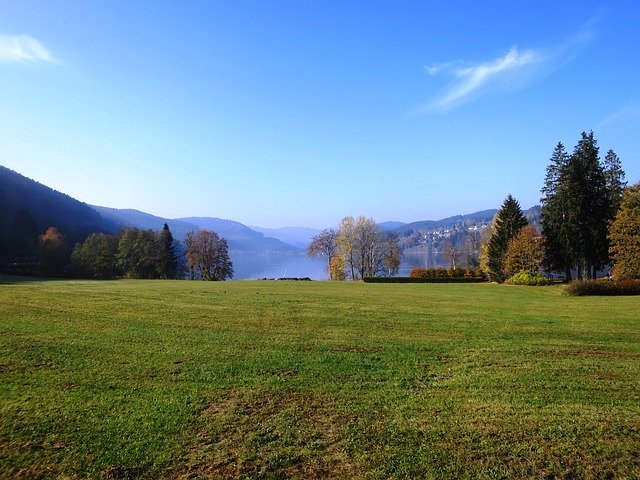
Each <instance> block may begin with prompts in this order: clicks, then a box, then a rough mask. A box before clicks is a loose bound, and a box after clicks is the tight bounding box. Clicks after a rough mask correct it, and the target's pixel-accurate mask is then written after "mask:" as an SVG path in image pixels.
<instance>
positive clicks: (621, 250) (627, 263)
mask: <svg viewBox="0 0 640 480" xmlns="http://www.w3.org/2000/svg"><path fill="white" fill-rule="evenodd" d="M609 240H610V242H611V247H610V249H609V252H610V253H611V256H612V257H613V275H614V278H615V279H616V280H623V279H640V183H636V184H635V185H633V186H631V187H629V188H628V189H627V190H626V191H625V192H624V194H623V196H622V202H621V204H620V209H619V210H618V213H617V214H616V217H615V219H614V221H613V222H612V224H611V228H610V229H609Z"/></svg>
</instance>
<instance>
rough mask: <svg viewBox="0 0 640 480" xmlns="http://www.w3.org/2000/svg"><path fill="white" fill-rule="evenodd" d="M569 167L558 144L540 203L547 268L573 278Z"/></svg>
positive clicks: (563, 151)
mask: <svg viewBox="0 0 640 480" xmlns="http://www.w3.org/2000/svg"><path fill="white" fill-rule="evenodd" d="M568 164H569V155H568V154H567V152H566V150H565V148H564V145H563V144H562V143H561V142H558V144H557V145H556V148H555V149H554V150H553V154H552V155H551V159H550V164H549V165H548V166H547V173H546V175H545V179H544V185H543V186H542V195H543V197H542V198H541V199H540V202H541V203H542V210H541V223H542V233H543V235H544V237H545V238H546V249H545V266H546V268H547V270H549V271H554V270H561V271H564V272H565V275H566V276H567V278H571V268H572V266H573V264H574V261H573V260H574V257H575V255H574V251H573V250H574V249H573V247H574V245H573V243H572V241H571V240H572V237H573V236H574V234H575V232H572V231H571V224H570V222H569V221H568V217H569V197H570V195H569V194H570V193H571V192H570V189H569V188H568V185H567V184H566V183H567V182H566V181H565V177H566V175H567V170H568Z"/></svg>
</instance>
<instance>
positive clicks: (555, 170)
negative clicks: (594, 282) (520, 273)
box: [541, 132, 624, 279]
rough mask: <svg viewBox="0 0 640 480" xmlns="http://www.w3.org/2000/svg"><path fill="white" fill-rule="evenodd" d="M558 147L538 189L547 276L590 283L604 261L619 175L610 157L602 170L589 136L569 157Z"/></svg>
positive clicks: (620, 186) (620, 180)
mask: <svg viewBox="0 0 640 480" xmlns="http://www.w3.org/2000/svg"><path fill="white" fill-rule="evenodd" d="M561 147H562V144H558V146H556V149H555V150H554V153H553V155H552V157H551V164H550V165H549V166H548V167H547V175H546V177H545V184H544V185H543V187H542V194H543V197H542V199H541V202H542V226H543V233H544V235H545V237H546V239H547V250H546V252H547V253H546V264H547V266H548V268H549V269H550V270H564V271H565V275H566V277H567V279H570V278H571V269H572V268H576V267H577V270H578V276H579V277H583V276H589V277H595V275H596V272H597V270H598V269H600V268H602V267H603V266H604V265H605V264H606V263H607V262H608V261H609V242H608V239H607V229H608V225H609V222H610V221H611V220H612V218H613V216H614V214H615V210H616V206H615V205H616V204H617V203H619V200H617V199H619V198H620V197H621V193H620V192H621V191H622V190H623V189H624V172H623V171H622V168H621V166H620V160H619V159H618V158H617V156H616V155H615V153H613V151H610V153H608V154H607V156H608V159H607V160H605V165H603V164H602V163H601V162H600V158H599V148H598V146H597V142H596V140H595V138H594V135H593V132H589V133H586V132H582V135H581V139H580V141H579V142H578V144H577V145H576V146H575V148H574V150H573V153H572V154H571V155H570V156H567V155H566V152H564V148H563V147H562V148H561Z"/></svg>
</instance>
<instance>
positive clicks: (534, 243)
mask: <svg viewBox="0 0 640 480" xmlns="http://www.w3.org/2000/svg"><path fill="white" fill-rule="evenodd" d="M543 261H544V241H543V237H542V235H541V234H540V233H539V232H538V231H537V230H536V229H535V227H534V226H533V225H526V226H524V227H522V228H521V229H520V231H519V232H518V233H517V234H516V236H515V237H513V238H512V239H511V240H510V241H509V244H508V245H507V251H506V253H505V257H504V264H503V271H504V273H505V275H506V276H508V277H511V276H512V275H514V274H516V273H518V272H522V271H526V272H530V273H538V271H539V270H540V267H541V266H542V263H543Z"/></svg>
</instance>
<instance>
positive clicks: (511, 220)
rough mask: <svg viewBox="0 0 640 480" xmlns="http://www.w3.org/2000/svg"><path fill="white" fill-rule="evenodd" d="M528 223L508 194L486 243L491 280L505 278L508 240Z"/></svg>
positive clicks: (516, 202) (514, 200)
mask: <svg viewBox="0 0 640 480" xmlns="http://www.w3.org/2000/svg"><path fill="white" fill-rule="evenodd" d="M528 223H529V222H527V219H526V218H525V216H524V214H523V213H522V209H521V208H520V204H519V203H518V201H517V200H516V199H515V198H513V197H512V196H511V194H509V195H508V196H507V198H506V199H505V201H504V202H503V204H502V207H501V208H500V210H499V211H498V213H497V214H496V219H495V231H494V232H493V234H492V235H491V238H490V239H489V243H488V245H487V257H488V267H489V272H488V273H489V276H490V277H491V279H492V280H495V281H498V282H502V281H504V280H505V274H504V258H505V254H506V252H507V247H508V246H509V242H510V241H511V239H512V238H514V237H515V236H516V235H517V234H518V232H520V230H521V229H522V227H524V226H526V225H528Z"/></svg>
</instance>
